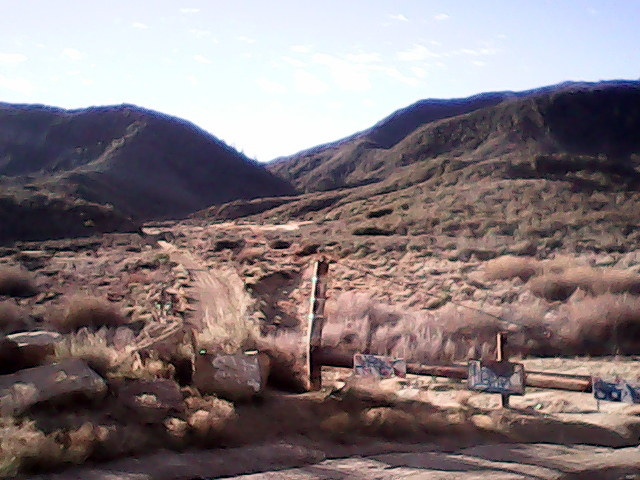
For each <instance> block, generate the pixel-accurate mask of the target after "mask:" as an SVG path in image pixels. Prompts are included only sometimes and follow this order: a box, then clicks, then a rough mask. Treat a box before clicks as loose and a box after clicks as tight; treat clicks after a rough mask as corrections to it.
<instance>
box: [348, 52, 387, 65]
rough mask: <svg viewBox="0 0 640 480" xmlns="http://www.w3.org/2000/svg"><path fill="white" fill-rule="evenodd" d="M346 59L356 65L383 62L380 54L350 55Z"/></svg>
mask: <svg viewBox="0 0 640 480" xmlns="http://www.w3.org/2000/svg"><path fill="white" fill-rule="evenodd" d="M346 59H347V60H348V61H350V62H354V63H378V62H381V61H382V59H381V58H380V54H379V53H355V54H354V53H350V54H348V55H347V56H346Z"/></svg>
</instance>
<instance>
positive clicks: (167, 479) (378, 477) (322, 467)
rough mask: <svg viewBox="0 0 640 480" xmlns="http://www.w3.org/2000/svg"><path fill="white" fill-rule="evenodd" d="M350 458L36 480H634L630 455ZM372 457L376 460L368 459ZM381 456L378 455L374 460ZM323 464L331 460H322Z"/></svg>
mask: <svg viewBox="0 0 640 480" xmlns="http://www.w3.org/2000/svg"><path fill="white" fill-rule="evenodd" d="M341 448H342V449H343V450H344V451H348V450H351V454H350V455H349V456H348V457H343V458H340V455H339V454H337V453H335V452H334V453H332V454H330V455H327V453H325V452H324V451H322V450H320V449H316V448H313V447H305V446H300V445H291V444H286V443H279V444H275V445H260V446H252V447H244V448H232V449H224V450H210V451H201V452H185V453H176V452H159V453H157V454H154V455H149V456H145V457H140V458H129V459H124V460H120V461H115V462H110V463H108V464H104V465H101V466H99V467H95V468H82V469H75V470H70V471H68V472H65V473H62V474H53V475H42V476H37V477H34V478H37V479H40V480H71V479H76V478H87V479H91V480H107V479H109V480H114V479H120V480H133V479H135V480H178V479H181V480H184V479H193V478H203V479H209V478H211V479H213V478H231V479H236V480H241V479H242V480H276V479H278V480H400V479H402V480H418V479H425V480H426V479H429V480H432V479H443V480H445V479H446V480H453V479H460V480H475V479H483V480H484V479H486V478H491V479H498V480H507V479H508V480H511V479H524V478H526V479H538V480H559V479H562V480H569V479H571V480H573V479H591V478H597V479H599V480H608V479H611V480H623V479H625V480H634V479H640V473H639V472H640V451H639V450H638V448H637V447H627V448H619V449H613V448H606V447H595V446H585V445H554V444H543V443H532V444H487V445H479V446H474V447H468V448H460V449H453V450H446V449H445V448H442V447H441V446H439V445H436V444H433V445H423V446H418V445H403V444H385V445H372V446H370V447H368V449H369V452H370V453H366V449H363V453H362V454H361V455H354V454H353V450H355V448H351V449H349V447H345V446H343V447H341ZM376 450H377V452H376ZM380 452H384V453H380ZM328 456H330V457H333V458H327V457H328Z"/></svg>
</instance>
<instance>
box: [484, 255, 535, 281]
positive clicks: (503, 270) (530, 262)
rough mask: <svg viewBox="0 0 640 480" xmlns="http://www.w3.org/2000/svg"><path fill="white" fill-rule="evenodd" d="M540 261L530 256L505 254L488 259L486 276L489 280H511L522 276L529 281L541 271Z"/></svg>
mask: <svg viewBox="0 0 640 480" xmlns="http://www.w3.org/2000/svg"><path fill="white" fill-rule="evenodd" d="M541 270H542V269H541V266H540V262H538V261H537V260H535V259H533V258H528V257H514V256H512V255H504V256H502V257H498V258H495V259H493V260H490V261H488V262H487V263H486V264H485V266H484V272H485V276H486V278H487V279H489V280H510V279H512V278H520V279H521V280H522V281H523V282H526V281H528V280H529V279H530V278H531V277H533V276H534V275H537V274H539V273H540V272H541Z"/></svg>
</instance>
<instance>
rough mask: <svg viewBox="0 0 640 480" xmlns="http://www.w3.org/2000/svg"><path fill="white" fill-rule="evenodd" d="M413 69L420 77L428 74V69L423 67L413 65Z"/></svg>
mask: <svg viewBox="0 0 640 480" xmlns="http://www.w3.org/2000/svg"><path fill="white" fill-rule="evenodd" d="M411 71H412V72H413V74H414V75H415V76H416V77H418V78H424V77H426V76H427V70H426V69H425V68H422V67H411Z"/></svg>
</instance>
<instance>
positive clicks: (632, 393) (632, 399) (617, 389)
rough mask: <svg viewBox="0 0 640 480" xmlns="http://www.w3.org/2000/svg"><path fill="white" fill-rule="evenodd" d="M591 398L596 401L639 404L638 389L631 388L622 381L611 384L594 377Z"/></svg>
mask: <svg viewBox="0 0 640 480" xmlns="http://www.w3.org/2000/svg"><path fill="white" fill-rule="evenodd" d="M593 396H594V397H595V398H596V400H604V401H608V402H624V403H640V387H638V386H632V385H630V384H629V383H627V382H625V381H624V380H622V379H617V380H616V381H615V382H613V383H612V382H605V381H604V380H602V379H601V378H599V377H594V378H593Z"/></svg>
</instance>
